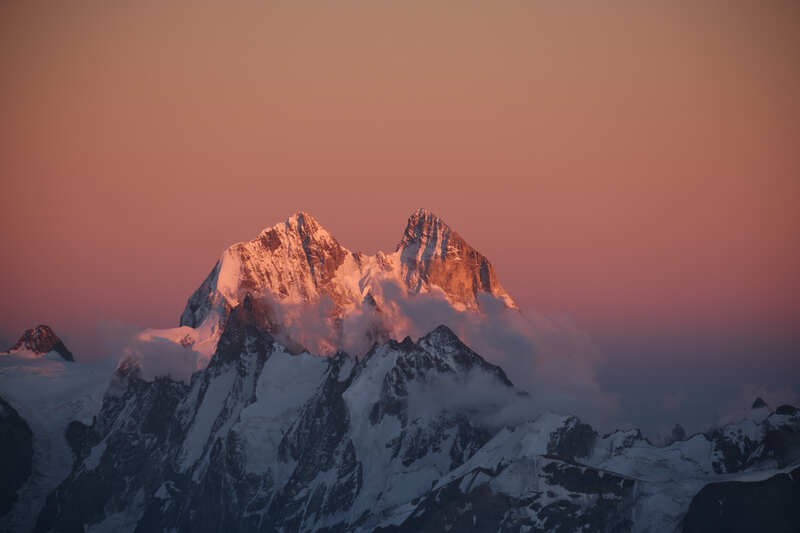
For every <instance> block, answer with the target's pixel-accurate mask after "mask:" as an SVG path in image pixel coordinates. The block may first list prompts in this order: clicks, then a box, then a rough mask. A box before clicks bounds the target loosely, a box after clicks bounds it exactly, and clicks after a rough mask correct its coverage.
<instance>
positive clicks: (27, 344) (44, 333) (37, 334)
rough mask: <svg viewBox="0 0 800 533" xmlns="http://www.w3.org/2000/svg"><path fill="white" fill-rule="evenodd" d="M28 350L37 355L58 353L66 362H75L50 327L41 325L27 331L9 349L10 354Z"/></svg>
mask: <svg viewBox="0 0 800 533" xmlns="http://www.w3.org/2000/svg"><path fill="white" fill-rule="evenodd" d="M19 350H28V351H31V352H33V353H34V354H37V355H44V354H46V353H50V352H56V353H58V354H59V355H60V356H61V357H63V358H64V360H66V361H74V360H75V358H73V357H72V352H70V351H69V350H68V349H67V347H66V346H65V345H64V343H63V342H62V341H61V339H59V338H58V336H57V335H56V334H55V333H53V330H52V329H50V326H46V325H44V324H40V325H38V326H36V327H35V328H31V329H27V330H25V332H24V333H23V334H22V336H21V337H20V338H19V340H18V341H17V342H16V344H14V346H12V347H11V348H10V349H9V352H17V351H19Z"/></svg>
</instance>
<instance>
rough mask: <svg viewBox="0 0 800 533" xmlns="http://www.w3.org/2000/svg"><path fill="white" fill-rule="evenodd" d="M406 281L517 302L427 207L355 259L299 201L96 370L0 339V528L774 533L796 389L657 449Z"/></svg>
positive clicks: (505, 303)
mask: <svg viewBox="0 0 800 533" xmlns="http://www.w3.org/2000/svg"><path fill="white" fill-rule="evenodd" d="M422 299H432V301H434V302H436V306H438V307H435V308H434V309H439V310H442V309H445V310H446V312H439V313H438V314H437V313H433V314H432V317H433V318H432V319H433V320H435V319H436V317H444V318H448V317H451V316H461V315H466V316H470V317H473V318H474V321H478V322H479V321H480V320H482V317H484V316H485V315H486V313H487V312H488V310H490V309H502V310H503V312H504V313H512V314H514V313H520V312H521V311H520V310H519V309H518V307H517V305H516V303H515V302H514V300H513V299H512V298H511V296H510V295H508V293H507V292H506V291H505V290H504V289H503V287H502V286H501V284H500V283H499V281H498V276H497V274H496V272H495V271H494V268H493V267H492V265H491V263H490V262H489V260H488V259H487V258H486V257H484V256H483V255H482V254H480V253H479V252H478V251H476V250H475V249H474V248H472V247H471V246H469V245H468V244H467V243H466V241H465V240H464V239H463V238H462V237H461V236H459V235H458V233H456V232H455V231H453V230H452V229H451V228H450V227H449V226H448V225H447V224H445V223H444V222H443V221H442V220H441V219H439V218H438V217H436V216H435V215H434V214H433V213H431V212H430V211H427V210H418V211H416V212H415V213H413V214H412V215H411V217H410V218H409V220H408V223H407V225H406V228H405V231H404V232H403V235H402V238H401V239H400V242H399V244H398V245H397V247H396V249H395V251H394V252H392V253H388V254H384V253H381V252H379V253H377V254H376V255H374V256H368V255H365V254H361V253H357V252H351V251H349V250H347V249H346V248H344V247H343V246H341V245H340V244H339V243H338V241H336V239H334V238H333V236H331V235H330V233H329V232H327V231H326V230H325V229H324V228H323V227H322V226H321V225H320V224H319V223H318V222H317V221H316V220H314V219H313V218H312V217H311V216H310V215H308V214H306V213H302V212H301V213H297V214H295V215H293V216H292V217H290V218H288V219H287V220H286V221H285V222H283V223H280V224H277V225H275V226H273V227H271V228H268V229H265V230H264V231H262V232H261V233H260V234H259V235H258V236H257V237H256V238H255V239H253V240H252V241H248V242H244V243H238V244H235V245H233V246H231V247H230V248H228V249H227V250H225V251H224V252H223V254H222V256H221V257H220V259H219V260H218V261H217V263H216V264H215V265H214V267H213V268H212V270H211V272H210V274H209V275H208V276H207V278H206V279H205V280H204V281H203V282H202V284H201V285H200V287H199V288H198V289H197V290H196V291H195V292H194V294H192V295H191V296H190V298H189V300H188V302H187V305H186V308H185V309H184V311H183V313H182V314H181V317H180V322H179V326H178V327H176V328H173V329H167V330H155V329H151V330H145V331H143V332H141V333H140V334H139V335H138V337H137V343H138V344H136V345H135V346H134V347H133V348H131V347H128V348H127V349H125V350H123V351H122V357H121V358H120V359H119V361H118V363H115V366H114V367H113V368H111V367H107V366H103V365H102V364H88V363H82V362H80V360H78V362H68V361H69V360H70V359H71V358H69V359H67V358H66V357H65V356H63V355H62V356H61V357H59V358H56V357H53V356H52V353H53V350H55V346H56V344H53V343H49V344H48V349H47V352H50V354H47V352H45V353H44V354H42V353H38V352H36V351H35V350H36V349H40V348H41V347H40V348H36V349H33V352H30V350H32V348H31V346H34V345H35V343H33V344H31V343H28V344H26V342H28V341H22V340H21V342H22V344H20V345H19V346H16V345H15V349H14V350H11V351H10V352H9V353H8V354H7V355H2V356H0V396H2V397H3V401H2V403H0V414H1V415H2V417H0V434H2V435H3V436H4V438H3V440H2V441H0V442H2V443H3V444H2V446H3V449H2V453H0V456H3V457H6V458H8V457H14V458H15V460H14V461H13V462H8V461H7V463H8V465H6V466H3V467H2V468H4V469H7V471H6V470H4V471H3V472H0V473H2V474H3V475H2V478H3V480H4V482H3V487H2V489H3V490H2V491H0V496H2V497H3V498H5V499H4V500H3V501H0V512H2V513H4V514H3V515H2V516H1V517H0V529H8V530H12V531H30V530H34V531H42V532H44V531H65V532H66V531H69V532H71V531H266V532H273V531H331V532H333V531H579V530H581V531H680V530H683V531H697V530H704V531H731V530H736V528H739V530H749V529H747V528H748V527H751V526H754V525H755V526H758V525H759V524H760V525H761V526H764V527H767V528H768V529H769V530H770V531H796V524H798V523H800V514H798V512H799V511H798V506H797V505H795V504H796V502H797V501H798V494H800V413H798V410H797V409H795V408H794V407H792V406H788V405H785V406H779V407H777V408H776V409H774V410H773V409H771V408H770V407H769V406H767V405H766V404H765V403H764V402H759V403H756V404H754V405H753V408H752V409H750V410H749V411H747V412H746V413H745V415H744V416H743V417H742V419H741V420H739V421H737V422H734V423H731V424H728V425H726V426H722V427H717V428H711V429H709V430H708V431H706V432H703V433H698V434H695V435H691V436H686V435H685V434H681V432H676V436H675V439H674V440H673V442H670V443H669V444H667V445H662V446H656V445H653V444H652V443H650V442H649V441H647V439H645V438H644V437H643V436H642V434H641V432H639V431H638V430H635V429H628V430H619V431H613V432H610V433H607V434H600V433H599V432H598V431H596V430H595V429H594V428H593V427H592V426H591V425H589V424H587V423H585V422H584V421H582V420H581V419H579V418H578V417H576V416H573V415H567V414H557V413H552V412H546V411H542V410H541V409H540V408H539V407H538V405H537V403H536V401H535V398H534V395H533V394H532V393H534V392H535V391H526V390H523V388H521V387H519V386H518V385H516V384H515V383H516V376H515V375H513V374H508V373H507V372H506V371H505V370H504V369H503V368H501V367H500V366H498V365H496V364H494V363H493V362H490V361H488V360H487V359H485V358H484V357H482V356H481V355H480V354H479V353H477V352H476V351H475V350H474V349H473V348H471V347H470V346H468V345H467V344H466V343H465V342H464V341H463V339H462V338H461V336H460V335H459V334H457V333H456V331H455V329H454V327H455V326H454V325H453V324H439V325H432V324H430V320H432V319H431V317H427V318H426V321H421V320H420V318H419V316H418V313H416V311H419V309H420V307H419V306H418V305H417V302H419V301H420V300H422ZM426 301H427V300H426ZM472 323H475V322H473V321H469V322H463V323H462V322H459V324H458V325H459V327H461V328H463V327H464V324H472ZM426 324H428V325H430V326H431V327H430V328H429V329H426V330H425V331H422V332H420V331H419V329H420V328H422V327H423V326H424V325H426ZM48 331H49V328H48ZM50 333H51V334H52V331H50ZM469 334H470V335H471V336H472V337H474V336H475V335H476V333H475V332H474V331H471V332H469ZM26 336H27V337H26ZM45 336H46V335H45ZM40 337H43V335H39V334H30V335H29V334H28V333H27V332H26V334H25V335H23V339H26V338H30V339H36V338H40ZM52 337H53V338H55V339H57V337H55V334H52ZM18 344H19V343H18ZM58 344H60V345H61V346H63V342H61V341H60V340H59V341H58ZM20 346H25V347H27V349H28V350H29V352H30V353H33V354H35V355H37V356H31V355H30V354H28V355H26V356H22V355H20V354H19V353H17V352H19V348H20ZM153 347H158V348H159V350H157V351H156V352H153V351H152V350H153ZM34 348H35V346H34ZM64 348H65V347H64ZM162 348H163V349H162ZM167 348H168V349H167ZM41 349H43V348H41ZM67 353H69V352H68V351H67ZM509 357H513V354H510V355H509ZM184 368H188V372H186V373H185V374H181V371H180V369H184ZM33 391H36V392H33ZM53 406H61V408H60V409H56V408H54V407H53ZM6 436H8V437H6ZM14 465H17V466H20V465H21V468H16V470H14ZM26 465H28V467H27V468H25V467H26ZM7 472H8V473H7ZM12 474H13V475H12ZM6 480H7V481H6ZM742 528H744V529H742Z"/></svg>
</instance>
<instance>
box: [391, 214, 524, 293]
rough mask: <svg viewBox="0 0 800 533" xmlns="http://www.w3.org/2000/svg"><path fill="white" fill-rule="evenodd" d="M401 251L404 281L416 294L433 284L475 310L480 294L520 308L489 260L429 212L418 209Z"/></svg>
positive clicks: (401, 242)
mask: <svg viewBox="0 0 800 533" xmlns="http://www.w3.org/2000/svg"><path fill="white" fill-rule="evenodd" d="M397 251H398V252H399V254H400V262H401V265H400V267H401V274H402V277H403V281H405V283H406V285H407V286H408V287H409V289H411V290H412V291H415V292H417V291H420V290H421V289H422V288H423V287H425V286H427V285H431V284H432V285H436V286H438V287H440V288H441V289H442V290H443V291H444V292H445V294H446V295H447V296H448V298H450V299H451V300H452V301H453V302H454V303H456V304H458V305H461V306H463V307H467V308H472V307H475V305H476V302H477V300H476V299H477V296H478V295H479V294H480V293H487V294H490V295H492V296H495V297H497V298H500V299H502V300H504V302H505V303H506V305H508V306H509V307H516V305H515V304H514V302H513V300H512V299H511V297H510V296H509V295H508V294H507V293H506V291H505V290H504V289H503V287H502V286H501V285H500V282H499V281H498V280H497V275H496V274H495V271H494V268H493V267H492V264H491V263H490V262H489V260H488V259H487V258H486V257H485V256H484V255H483V254H481V253H480V252H478V251H477V250H475V248H473V247H472V246H470V245H469V244H467V242H466V241H465V240H464V239H463V238H462V237H461V236H460V235H459V234H458V233H457V232H455V231H454V230H452V229H451V228H450V226H448V225H447V223H445V222H444V220H442V219H441V218H439V217H438V216H436V215H435V214H433V213H432V212H431V211H429V210H427V209H418V210H416V211H415V212H414V213H412V214H411V216H410V217H409V218H408V223H407V224H406V229H405V231H404V232H403V237H402V239H401V240H400V243H399V244H398V245H397Z"/></svg>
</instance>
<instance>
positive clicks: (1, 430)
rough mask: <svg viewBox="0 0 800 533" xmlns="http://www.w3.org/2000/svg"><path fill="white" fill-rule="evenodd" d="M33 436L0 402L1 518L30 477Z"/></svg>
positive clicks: (6, 406) (13, 413)
mask: <svg viewBox="0 0 800 533" xmlns="http://www.w3.org/2000/svg"><path fill="white" fill-rule="evenodd" d="M32 462H33V433H31V429H30V428H29V427H28V424H27V423H26V422H25V420H23V419H22V417H21V416H19V413H17V411H16V410H15V409H14V408H13V407H11V406H10V405H9V404H8V403H7V402H6V401H5V400H3V398H0V516H3V515H5V514H6V513H7V512H8V511H9V510H10V509H11V506H12V505H13V504H14V502H15V501H16V499H17V491H18V490H19V488H20V487H22V485H23V483H25V481H26V480H27V479H28V477H29V476H30V475H31V464H32Z"/></svg>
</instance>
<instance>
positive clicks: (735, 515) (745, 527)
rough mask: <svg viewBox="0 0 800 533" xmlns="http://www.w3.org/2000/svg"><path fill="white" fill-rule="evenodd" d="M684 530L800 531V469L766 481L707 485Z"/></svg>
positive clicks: (692, 532)
mask: <svg viewBox="0 0 800 533" xmlns="http://www.w3.org/2000/svg"><path fill="white" fill-rule="evenodd" d="M683 531H684V533H695V532H704V533H709V532H717V531H719V532H723V531H724V532H726V533H738V532H741V533H745V532H751V531H769V532H770V533H796V532H797V531H800V468H795V469H794V470H792V471H791V472H788V473H784V474H777V475H775V476H772V477H770V478H769V479H766V480H764V481H750V482H741V481H729V482H723V483H710V484H708V485H706V486H705V487H703V489H702V490H700V492H699V493H697V495H696V496H695V497H694V498H693V499H692V502H691V504H690V505H689V511H688V512H687V513H686V517H685V518H684V520H683Z"/></svg>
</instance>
